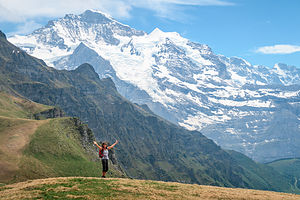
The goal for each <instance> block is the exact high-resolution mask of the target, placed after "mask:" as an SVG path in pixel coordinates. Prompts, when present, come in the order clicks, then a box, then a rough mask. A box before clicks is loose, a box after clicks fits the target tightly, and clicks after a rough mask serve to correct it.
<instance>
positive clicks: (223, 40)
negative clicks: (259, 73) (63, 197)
mask: <svg viewBox="0 0 300 200" xmlns="http://www.w3.org/2000/svg"><path fill="white" fill-rule="evenodd" d="M85 9H98V10H101V11H103V12H106V13H109V14H110V15H111V16H112V17H114V18H116V19H117V20H119V21H121V22H122V23H125V24H128V25H130V26H132V27H133V28H136V29H139V30H144V31H146V32H151V31H152V30H153V29H154V28H156V27H158V28H160V29H161V30H163V31H176V32H179V33H180V34H181V35H182V36H184V37H186V38H188V39H190V40H192V41H194V42H199V43H203V44H208V45H209V46H210V47H211V48H212V49H213V51H214V52H216V53H218V54H223V55H225V56H238V57H242V58H244V59H246V60H248V61H249V62H250V63H252V64H262V65H266V66H269V67H272V66H273V65H274V64H275V63H278V62H281V63H286V64H289V65H295V66H297V67H300V12H299V10H300V0H143V1H140V0H85V1H81V0H52V1H50V2H45V3H43V5H41V4H40V1H38V0H27V1H26V3H24V2H23V1H21V0H0V29H1V30H2V31H4V32H6V33H7V34H8V35H11V34H15V33H17V34H26V33H30V32H31V31H32V30H34V29H36V28H38V27H40V26H42V25H45V24H46V23H47V21H48V20H50V19H55V18H58V17H62V16H64V14H66V13H75V14H79V13H81V12H83V11H84V10H85Z"/></svg>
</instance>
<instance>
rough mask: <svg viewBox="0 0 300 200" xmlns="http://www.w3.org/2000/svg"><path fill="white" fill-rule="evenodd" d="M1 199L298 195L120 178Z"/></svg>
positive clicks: (47, 186)
mask: <svg viewBox="0 0 300 200" xmlns="http://www.w3.org/2000/svg"><path fill="white" fill-rule="evenodd" d="M0 191H1V193H0V199H6V200H9V199H14V200H15V199H203V200H205V199H211V200H212V199H218V200H220V199H224V200H230V199H234V200H244V199H247V200H261V199H272V200H279V199H285V200H292V199H300V195H294V194H285V193H277V192H269V191H259V190H249V189H237V188H235V189H233V188H221V187H214V186H203V185H190V184H182V183H174V182H161V181H146V180H133V179H119V178H109V179H100V178H83V177H68V178H49V179H38V180H33V181H27V182H21V183H16V184H12V185H3V186H0Z"/></svg>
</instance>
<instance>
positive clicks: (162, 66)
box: [9, 10, 300, 163]
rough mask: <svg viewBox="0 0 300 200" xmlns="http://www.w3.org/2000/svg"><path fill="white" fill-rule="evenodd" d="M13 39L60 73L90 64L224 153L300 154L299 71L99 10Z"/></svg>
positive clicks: (266, 157)
mask: <svg viewBox="0 0 300 200" xmlns="http://www.w3.org/2000/svg"><path fill="white" fill-rule="evenodd" d="M199 35H201V34H200V33H199ZM9 41H11V42H12V43H13V44H15V45H17V46H19V47H20V48H22V49H24V50H25V51H26V52H28V53H29V54H30V55H33V56H35V57H37V58H40V59H44V60H45V61H46V63H47V64H48V65H49V66H52V67H55V68H57V69H67V70H74V69H76V68H77V67H78V66H79V65H81V64H82V63H89V64H91V65H92V66H94V67H95V71H96V72H97V73H98V74H99V76H100V77H101V78H104V77H111V78H112V80H113V81H114V83H115V84H116V88H117V89H118V91H119V92H120V94H122V95H123V96H124V97H126V98H127V99H128V100H130V101H132V102H134V103H138V104H147V105H148V106H149V108H150V109H151V110H152V111H153V112H154V113H156V114H158V115H160V116H161V117H163V118H165V119H167V120H169V121H171V122H173V123H176V124H179V125H181V126H183V127H186V128H188V129H190V130H199V131H201V133H202V134H204V135H205V136H207V137H208V138H210V139H213V140H214V141H215V142H216V143H217V144H218V145H220V146H221V147H223V148H224V149H232V150H236V151H239V152H241V153H243V154H245V155H247V156H249V157H251V158H252V159H254V160H256V161H258V162H263V163H265V162H270V161H273V160H277V159H281V158H287V157H288V158H292V157H298V155H299V154H300V150H299V148H298V146H299V145H300V140H299V137H298V133H299V132H300V127H299V124H300V121H299V118H300V115H299V113H300V103H299V102H300V101H299V91H300V69H299V68H297V67H295V66H288V65H286V64H276V65H274V67H272V68H271V67H267V66H261V65H257V66H255V65H252V64H251V63H249V62H247V61H246V60H244V59H242V58H238V57H226V56H223V55H218V54H216V53H215V52H214V51H213V50H212V49H211V48H210V47H209V46H207V45H205V44H199V43H195V42H193V41H191V40H189V39H188V38H184V37H183V36H181V35H180V34H179V33H176V32H163V31H162V30H159V29H154V30H153V31H152V32H151V33H145V32H143V31H139V30H135V29H134V28H131V27H130V26H127V25H124V24H122V23H120V22H118V21H117V20H115V19H113V18H111V17H109V16H107V15H105V14H103V13H101V12H98V11H95V10H87V11H85V12H84V13H82V14H79V15H75V14H68V15H66V16H65V17H62V18H59V19H55V20H51V21H49V23H47V24H46V25H45V26H44V27H41V28H39V29H37V30H35V31H33V32H32V33H30V34H28V35H26V36H13V37H11V38H9ZM220 50H221V49H217V50H216V51H220Z"/></svg>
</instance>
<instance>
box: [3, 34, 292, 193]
mask: <svg viewBox="0 0 300 200" xmlns="http://www.w3.org/2000/svg"><path fill="white" fill-rule="evenodd" d="M0 77H1V79H0V80H1V83H0V85H1V88H5V91H10V92H14V93H18V94H19V95H22V96H24V97H26V98H29V99H31V100H33V101H36V102H38V103H43V104H48V105H57V106H59V107H60V108H62V109H63V110H64V111H65V112H66V114H67V115H68V116H73V117H79V118H80V119H81V120H83V121H85V122H87V123H88V125H89V127H91V128H92V130H93V131H94V133H95V136H96V138H98V139H99V140H101V141H103V140H107V141H110V142H113V141H114V140H115V139H118V140H119V141H120V143H119V144H118V145H117V146H116V148H115V151H116V157H117V158H118V161H119V163H120V166H121V168H122V169H124V170H125V172H126V174H127V175H129V176H130V177H134V178H142V179H155V180H166V181H179V182H186V183H200V184H210V185H219V186H230V187H247V188H257V189H258V188H259V189H266V190H277V191H296V190H297V188H293V186H291V185H290V180H289V179H287V178H285V177H284V176H282V175H280V174H279V173H276V172H275V171H274V170H273V169H272V168H267V169H266V168H265V166H259V165H257V164H256V163H255V162H253V161H251V162H252V163H251V164H252V166H253V167H252V169H248V168H247V163H244V162H240V161H238V160H240V158H239V159H237V157H236V156H232V155H231V154H229V153H227V152H226V151H224V150H222V149H221V148H220V147H219V146H217V145H216V144H215V143H214V142H213V141H212V140H210V139H207V138H206V137H205V136H203V135H202V134H201V133H200V132H198V131H188V130H186V129H184V128H182V127H179V126H177V125H174V124H172V123H170V122H168V121H166V120H164V119H162V118H160V117H158V116H156V115H155V114H152V113H149V112H148V111H147V110H149V108H148V107H147V106H145V105H144V106H138V105H136V104H133V103H131V102H129V101H128V100H126V99H125V98H123V97H122V96H121V95H120V94H119V93H118V92H117V89H116V87H115V85H114V83H113V81H112V80H111V79H110V78H105V79H101V80H100V79H99V76H98V74H97V73H96V72H95V71H94V68H93V67H92V66H91V65H89V64H83V65H81V66H79V67H77V68H76V69H75V70H71V71H67V70H56V69H54V68H51V67H47V66H46V65H45V63H44V62H43V61H41V60H39V59H36V58H34V57H31V56H29V55H27V54H26V53H25V52H24V51H22V50H20V49H19V48H17V47H15V46H13V45H12V44H11V43H9V42H8V41H7V40H6V39H5V38H0ZM74 123H75V124H76V123H77V122H76V120H75V121H74ZM56 128H57V127H56ZM52 132H53V131H52ZM79 132H80V134H82V135H83V136H84V137H85V138H89V137H88V136H89V135H90V134H89V131H88V130H79ZM53 134H58V133H57V132H55V131H54V132H53ZM88 140H90V139H88ZM89 142H90V141H89ZM83 145H84V143H83ZM36 153H39V152H36ZM243 159H244V158H243ZM247 159H248V158H247ZM249 160H250V159H249ZM249 162H250V161H249ZM261 169H264V170H265V172H264V173H259V172H262V171H261ZM258 174H260V175H258ZM70 175H71V174H70ZM295 189H296V190H295Z"/></svg>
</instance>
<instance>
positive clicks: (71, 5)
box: [0, 0, 233, 22]
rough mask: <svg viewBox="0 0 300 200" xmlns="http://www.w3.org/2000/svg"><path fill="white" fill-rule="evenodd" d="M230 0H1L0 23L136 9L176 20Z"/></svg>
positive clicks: (126, 14) (114, 13) (122, 14)
mask: <svg viewBox="0 0 300 200" xmlns="http://www.w3.org/2000/svg"><path fill="white" fill-rule="evenodd" d="M228 5H233V3H230V2H228V1H227V0H84V1H83V0H51V1H41V0H26V1H24V0H0V21H7V22H25V21H28V20H32V19H34V18H36V17H61V16H63V15H65V14H67V13H74V14H79V13H81V12H83V11H84V10H87V9H98V10H101V11H103V12H106V13H108V14H110V15H112V16H113V17H115V18H128V17H130V12H131V10H132V9H133V8H134V7H139V8H145V9H149V10H152V11H154V12H155V13H156V14H157V15H159V16H161V17H171V18H172V17H174V15H176V14H178V13H176V11H179V10H180V9H179V8H180V7H183V6H228Z"/></svg>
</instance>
